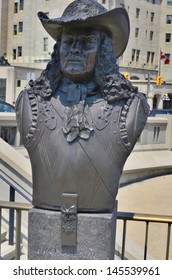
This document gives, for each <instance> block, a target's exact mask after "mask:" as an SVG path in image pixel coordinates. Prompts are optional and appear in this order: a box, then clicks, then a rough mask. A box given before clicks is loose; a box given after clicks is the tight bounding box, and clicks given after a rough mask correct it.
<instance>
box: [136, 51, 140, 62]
mask: <svg viewBox="0 0 172 280" xmlns="http://www.w3.org/2000/svg"><path fill="white" fill-rule="evenodd" d="M139 55H140V50H136V62H138V61H139Z"/></svg>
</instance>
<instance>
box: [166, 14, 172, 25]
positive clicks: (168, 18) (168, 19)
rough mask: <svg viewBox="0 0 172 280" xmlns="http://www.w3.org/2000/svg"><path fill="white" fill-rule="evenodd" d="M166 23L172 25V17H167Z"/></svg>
mask: <svg viewBox="0 0 172 280" xmlns="http://www.w3.org/2000/svg"><path fill="white" fill-rule="evenodd" d="M166 23H167V24H171V23H172V15H167V16H166Z"/></svg>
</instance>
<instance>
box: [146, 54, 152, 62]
mask: <svg viewBox="0 0 172 280" xmlns="http://www.w3.org/2000/svg"><path fill="white" fill-rule="evenodd" d="M150 54H151V53H150V52H147V63H149V60H150Z"/></svg>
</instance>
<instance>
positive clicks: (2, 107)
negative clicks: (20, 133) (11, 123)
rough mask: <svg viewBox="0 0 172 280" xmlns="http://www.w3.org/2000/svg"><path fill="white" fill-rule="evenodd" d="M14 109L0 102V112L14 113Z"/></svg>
mask: <svg viewBox="0 0 172 280" xmlns="http://www.w3.org/2000/svg"><path fill="white" fill-rule="evenodd" d="M15 111H16V110H15V107H14V106H13V105H11V104H9V103H7V102H5V101H1V100H0V112H15Z"/></svg>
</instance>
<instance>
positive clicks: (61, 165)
mask: <svg viewBox="0 0 172 280" xmlns="http://www.w3.org/2000/svg"><path fill="white" fill-rule="evenodd" d="M88 103H89V102H88ZM123 103H124V102H122V101H121V102H119V103H116V105H113V106H109V105H107V103H106V101H104V100H99V102H96V103H93V104H92V105H91V106H90V107H89V108H90V114H91V118H92V120H93V124H94V131H93V132H92V134H91V136H90V138H89V139H88V140H83V139H79V138H78V139H76V140H75V141H74V142H72V143H68V142H67V141H66V139H65V135H64V133H63V131H62V116H63V113H64V109H65V107H64V106H63V104H62V103H61V102H60V101H59V99H58V98H57V99H56V100H55V99H53V100H52V102H49V103H47V102H44V103H42V104H41V103H40V104H38V107H39V110H38V123H39V131H36V132H35V136H34V137H33V139H32V141H30V142H29V144H28V147H27V149H28V152H29V155H30V159H31V163H32V171H33V182H34V186H33V204H34V205H35V206H36V207H42V208H48V209H54V208H55V209H60V206H61V202H60V199H61V194H62V193H63V192H69V193H71V192H72V193H77V194H78V211H80V212H82V211H94V212H95V211H105V212H107V211H112V209H113V204H114V200H115V197H116V194H117V190H118V182H119V178H120V175H121V172H122V168H123V165H124V163H125V160H126V158H127V157H128V155H129V153H130V148H127V144H128V145H129V143H127V135H126V130H125V125H124V123H125V122H124V121H123V119H121V118H122V117H123V116H122V108H123ZM88 105H89V104H88ZM50 107H51V110H50ZM121 134H122V136H121ZM121 137H123V140H122V138H121ZM124 141H126V143H125V142H124ZM121 155H122V156H121ZM102 202H103V203H102Z"/></svg>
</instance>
